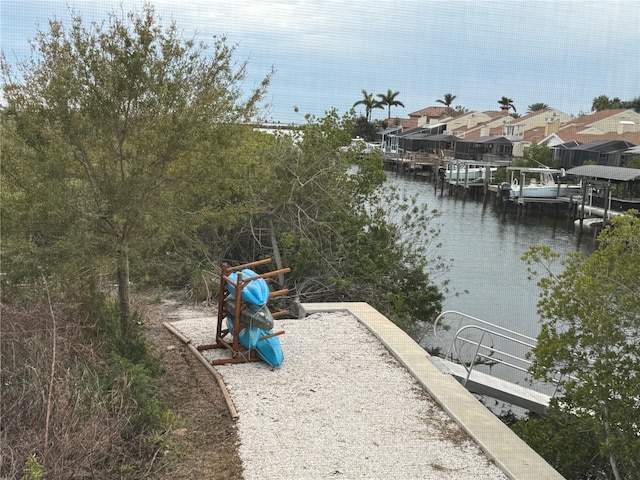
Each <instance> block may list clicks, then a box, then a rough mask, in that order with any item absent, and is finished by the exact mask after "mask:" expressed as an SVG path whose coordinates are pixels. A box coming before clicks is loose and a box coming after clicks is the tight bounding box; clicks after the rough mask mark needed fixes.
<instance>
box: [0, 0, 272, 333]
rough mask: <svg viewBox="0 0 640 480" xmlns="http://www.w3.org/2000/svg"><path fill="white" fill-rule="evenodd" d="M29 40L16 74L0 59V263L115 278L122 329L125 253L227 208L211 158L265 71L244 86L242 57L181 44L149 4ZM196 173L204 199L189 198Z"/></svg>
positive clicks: (218, 168)
mask: <svg viewBox="0 0 640 480" xmlns="http://www.w3.org/2000/svg"><path fill="white" fill-rule="evenodd" d="M34 47H35V50H34V55H33V56H32V58H31V59H30V60H29V61H26V62H24V63H22V64H20V65H19V66H18V71H19V76H17V75H15V74H14V73H13V72H12V71H11V69H10V68H9V66H8V65H7V64H6V63H5V62H3V65H2V66H3V87H4V95H5V97H6V99H7V102H8V105H9V108H8V109H7V111H6V112H4V120H5V124H6V125H7V126H8V128H7V130H6V131H5V133H6V134H7V135H10V138H8V139H6V142H5V143H6V144H7V145H8V147H9V148H7V149H3V152H2V154H3V158H2V169H3V172H2V173H3V175H2V177H3V208H5V207H6V210H5V212H3V237H4V238H7V237H8V238H9V241H8V242H7V243H5V245H4V246H3V257H4V267H5V268H6V269H7V270H9V271H13V268H14V267H15V268H16V271H24V273H28V272H26V271H25V270H24V268H23V267H22V266H21V265H20V262H21V261H22V260H27V261H29V262H32V263H37V264H38V266H39V267H41V268H42V270H41V271H42V272H44V273H46V274H48V275H53V274H54V273H59V271H60V269H61V268H63V266H64V265H65V264H66V265H69V264H70V263H73V260H74V259H75V260H76V261H75V265H76V267H75V269H76V270H75V277H72V278H71V279H70V288H76V289H78V288H86V286H87V285H88V282H90V281H93V282H96V281H98V279H100V278H107V279H110V278H112V274H114V275H113V278H114V280H115V283H116V284H117V287H118V298H119V302H120V318H121V330H122V334H123V336H126V335H127V332H128V330H129V323H130V317H131V305H130V293H129V292H130V261H131V260H132V259H134V260H135V259H137V258H140V257H141V256H142V255H151V254H153V253H154V252H155V251H157V248H158V247H159V246H160V245H162V244H163V243H164V242H165V241H166V239H167V238H169V237H170V235H171V234H172V232H173V231H175V230H177V229H179V228H180V227H183V226H184V225H185V224H189V223H194V224H199V223H201V222H202V218H203V217H202V215H201V214H202V209H203V208H204V209H208V210H209V211H214V210H216V209H218V210H219V209H220V208H223V207H224V206H225V205H226V200H224V199H225V197H228V195H229V193H230V190H232V189H233V183H232V182H228V181H226V172H227V170H226V168H225V165H223V164H222V163H223V157H222V154H223V151H224V149H225V148H228V146H229V145H230V144H232V143H233V142H234V138H235V135H236V132H237V129H238V128H239V127H236V126H233V125H235V124H237V123H240V122H242V121H246V120H248V119H249V118H250V117H251V116H252V115H253V114H254V113H255V108H256V105H257V103H258V102H259V101H260V99H261V96H262V94H263V93H264V91H265V88H266V87H267V85H268V81H269V75H267V76H266V77H265V79H264V81H263V82H262V84H260V85H259V86H258V87H257V89H256V90H255V91H253V92H249V93H248V94H247V93H246V92H243V91H242V90H241V88H240V86H241V84H242V81H243V79H244V78H245V64H243V63H241V64H236V63H235V62H234V61H233V59H232V55H233V53H234V50H233V48H230V47H229V46H228V45H227V44H226V40H225V39H224V38H218V39H215V40H214V42H213V44H212V45H206V44H204V43H202V44H201V43H196V42H194V41H192V40H182V39H181V38H180V37H179V30H178V28H177V27H176V26H175V25H171V26H169V27H164V26H163V25H162V24H161V23H160V21H159V20H158V19H157V18H156V15H155V12H154V10H153V7H151V6H149V5H147V6H145V7H144V9H143V10H142V12H141V13H139V14H137V13H130V14H125V15H122V16H116V15H111V16H110V17H109V20H108V22H105V23H102V24H91V25H89V26H87V25H85V24H84V23H83V21H82V19H81V18H78V17H76V18H74V20H73V22H72V24H71V26H70V27H68V28H66V27H65V26H64V25H62V24H61V23H60V22H57V21H52V22H51V23H50V28H49V31H48V32H41V33H40V34H38V36H37V38H36V39H35V41H34ZM227 163H229V162H228V161H227ZM232 168H233V167H232ZM203 173H206V174H207V175H203ZM207 182H208V183H209V185H208V190H206V192H207V193H212V194H214V195H215V196H214V197H213V198H206V201H205V202H195V201H194V196H197V194H196V192H197V189H198V188H199V187H203V186H204V185H205V184H206V183H207ZM212 183H215V184H217V185H216V186H217V187H218V188H213V186H212V185H211V184H212ZM5 187H6V188H5ZM187 191H188V192H191V193H192V194H193V195H191V196H189V197H188V198H187V196H185V192H187ZM201 195H202V196H203V197H204V193H202V194H201ZM216 199H217V200H218V202H224V203H219V204H216ZM43 252H46V253H47V256H46V257H45V256H42V255H41V254H43ZM34 272H35V273H39V271H38V270H36V269H31V273H34ZM89 278H90V279H91V280H90V281H89V280H87V279H89ZM14 280H17V279H14ZM13 283H14V284H16V283H18V282H17V281H14V282H13ZM105 283H106V284H107V285H108V284H110V283H112V281H110V280H107V282H105Z"/></svg>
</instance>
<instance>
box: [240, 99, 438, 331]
mask: <svg viewBox="0 0 640 480" xmlns="http://www.w3.org/2000/svg"><path fill="white" fill-rule="evenodd" d="M353 124H354V119H353V118H352V117H351V116H349V115H345V116H343V117H340V116H338V115H337V114H336V112H335V110H333V111H331V112H329V113H328V114H327V115H326V116H325V117H323V118H319V119H317V118H309V119H308V124H307V125H305V126H304V128H303V130H302V135H301V137H300V139H299V140H298V141H296V140H294V139H292V138H290V137H286V136H282V137H280V138H278V139H277V140H276V142H275V145H274V146H273V147H272V148H265V149H264V152H263V157H264V158H263V161H262V162H261V163H262V164H263V165H268V167H267V169H266V170H265V176H264V186H263V190H262V193H261V194H260V196H259V197H260V198H259V199H257V201H256V203H257V204H259V205H260V206H261V210H260V211H257V212H255V213H254V214H253V215H252V216H251V219H250V225H251V227H250V228H246V227H243V228H242V229H240V228H238V229H236V230H235V231H234V232H230V236H231V237H233V238H234V240H235V241H234V244H233V245H234V250H233V252H230V256H231V257H233V258H235V259H238V260H240V259H247V260H249V259H250V258H248V257H247V256H248V255H252V256H253V257H255V256H269V257H272V258H274V260H275V262H276V265H277V266H285V267H290V268H291V273H290V274H287V275H286V276H285V277H284V278H283V279H279V280H278V281H282V282H284V283H283V284H282V286H284V287H286V288H288V289H289V291H290V300H293V301H297V302H321V301H360V302H362V301H364V302H368V303H370V304H371V305H373V306H374V307H375V308H377V309H378V310H380V311H381V312H382V313H384V314H386V315H387V316H388V317H389V318H390V319H392V320H393V321H395V322H396V323H397V324H398V325H400V326H401V327H403V328H405V329H406V330H407V331H408V332H409V333H411V334H415V335H417V332H418V330H419V329H420V328H419V327H420V326H422V325H423V322H427V321H429V320H432V319H433V318H434V317H435V315H437V314H438V313H439V311H440V307H441V302H442V292H441V291H440V285H436V283H435V280H436V278H438V274H439V273H443V270H445V264H444V263H443V262H442V260H441V259H440V258H438V252H437V233H438V232H437V228H435V227H434V226H433V222H432V220H433V218H434V217H435V216H437V214H436V213H435V212H432V211H431V210H429V208H428V207H427V206H420V205H419V203H418V202H417V199H415V198H408V197H406V196H404V195H403V194H402V192H399V191H397V190H393V189H390V188H389V187H388V186H387V185H386V184H385V183H384V182H385V178H386V176H385V173H384V171H383V169H382V155H381V152H379V151H377V152H375V151H374V152H373V153H371V154H367V155H362V154H361V152H359V151H356V150H348V151H346V152H345V151H343V150H341V149H340V147H341V146H343V145H346V144H348V143H349V140H350V138H351V132H352V130H353Z"/></svg>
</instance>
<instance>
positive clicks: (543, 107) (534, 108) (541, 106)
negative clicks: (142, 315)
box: [528, 102, 549, 112]
mask: <svg viewBox="0 0 640 480" xmlns="http://www.w3.org/2000/svg"><path fill="white" fill-rule="evenodd" d="M547 108H549V105H547V104H546V103H542V102H538V103H533V104H531V105H529V107H528V111H529V112H539V111H540V110H546V109H547Z"/></svg>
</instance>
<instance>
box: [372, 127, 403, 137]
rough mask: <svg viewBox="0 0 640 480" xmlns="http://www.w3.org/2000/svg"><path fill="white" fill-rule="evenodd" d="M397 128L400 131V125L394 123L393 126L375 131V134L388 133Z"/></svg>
mask: <svg viewBox="0 0 640 480" xmlns="http://www.w3.org/2000/svg"><path fill="white" fill-rule="evenodd" d="M398 130H399V131H401V132H402V127H401V126H400V125H394V126H393V127H389V128H385V129H384V130H380V131H378V132H376V135H387V134H388V133H393V132H397V131H398Z"/></svg>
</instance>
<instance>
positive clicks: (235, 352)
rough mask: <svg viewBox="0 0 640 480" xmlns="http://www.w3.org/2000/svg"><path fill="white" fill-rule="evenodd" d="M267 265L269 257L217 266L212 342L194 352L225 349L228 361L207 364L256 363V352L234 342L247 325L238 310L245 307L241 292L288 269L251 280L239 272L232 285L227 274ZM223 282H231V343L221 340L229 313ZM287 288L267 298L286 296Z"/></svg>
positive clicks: (267, 336) (227, 294) (227, 330)
mask: <svg viewBox="0 0 640 480" xmlns="http://www.w3.org/2000/svg"><path fill="white" fill-rule="evenodd" d="M270 262H271V259H270V258H265V259H264V260H258V261H255V262H250V263H245V264H243V265H237V266H235V267H229V266H228V265H227V264H226V263H223V264H222V265H221V266H220V289H219V292H218V323H217V327H216V343H214V344H212V345H200V346H198V350H210V349H213V348H226V349H227V350H229V352H231V357H230V358H223V359H218V360H214V361H213V362H211V363H212V364H213V365H224V364H227V363H245V362H257V361H260V358H258V357H257V356H256V350H255V349H253V348H252V349H250V350H247V349H246V348H245V347H244V346H243V345H242V344H241V343H240V341H239V340H238V335H239V334H240V332H241V331H242V329H244V328H246V327H247V325H246V324H245V323H243V322H242V319H241V318H242V309H243V308H244V306H245V305H246V303H245V302H243V301H242V290H243V289H244V288H245V287H246V286H247V285H248V284H249V283H251V282H252V281H254V280H257V279H259V278H262V279H269V278H271V277H274V276H276V275H282V274H285V273H288V272H290V271H291V269H290V268H282V269H279V270H274V271H272V272H268V273H263V274H261V275H257V276H255V277H249V278H243V277H242V273H241V272H240V273H238V276H237V277H236V281H235V282H234V281H233V280H231V279H230V278H229V275H230V274H231V273H233V272H236V271H238V270H243V269H245V268H251V267H256V266H260V265H266V264H268V263H270ZM227 282H229V283H231V284H232V285H234V287H235V290H236V291H235V309H234V315H233V334H232V335H231V340H230V341H229V340H225V337H227V335H228V334H229V333H230V332H229V329H228V328H227V327H226V326H225V325H224V323H223V322H224V321H225V318H226V317H227V315H228V314H229V312H227V310H226V308H225V300H226V299H227V297H228V296H229V294H230V293H229V290H228V289H227ZM288 291H289V290H288V289H282V290H277V291H275V292H270V293H269V298H273V297H277V296H280V295H284V294H286V293H288ZM286 313H287V312H286V311H284V310H281V311H279V312H276V313H273V314H272V316H273V317H274V318H278V317H281V316H283V315H285V314H286ZM283 333H284V330H281V331H278V332H274V333H271V334H269V335H265V336H263V337H260V339H259V340H258V341H260V340H264V339H267V338H269V337H274V336H276V335H282V334H283Z"/></svg>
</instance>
